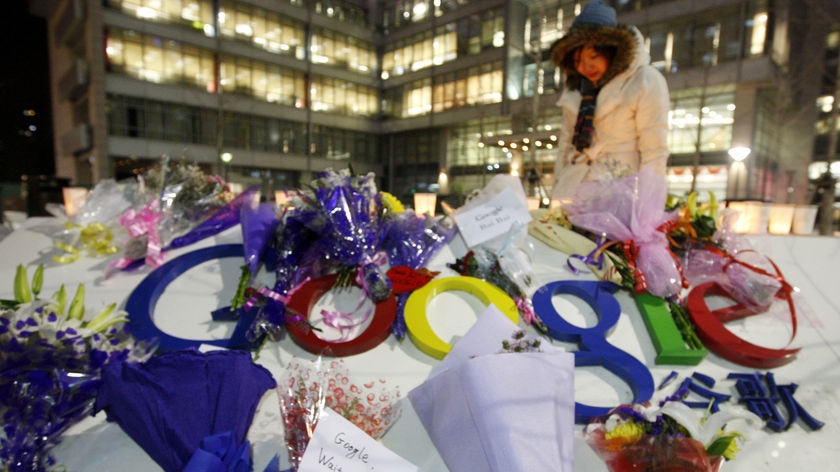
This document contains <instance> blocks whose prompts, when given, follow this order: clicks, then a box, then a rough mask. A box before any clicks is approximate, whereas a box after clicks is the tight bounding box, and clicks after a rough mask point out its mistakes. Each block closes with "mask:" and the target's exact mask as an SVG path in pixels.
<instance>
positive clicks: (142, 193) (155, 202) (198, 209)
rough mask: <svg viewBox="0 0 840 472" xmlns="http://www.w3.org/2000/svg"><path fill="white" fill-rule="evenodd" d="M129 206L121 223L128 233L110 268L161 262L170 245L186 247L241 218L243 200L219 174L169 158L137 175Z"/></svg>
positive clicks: (122, 216) (154, 265) (121, 215)
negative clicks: (136, 183) (235, 194)
mask: <svg viewBox="0 0 840 472" xmlns="http://www.w3.org/2000/svg"><path fill="white" fill-rule="evenodd" d="M138 182H139V184H138V186H137V192H136V195H135V197H134V200H133V202H132V203H133V204H132V206H131V207H130V208H127V209H126V210H125V211H124V212H122V213H121V214H120V215H119V217H118V219H117V222H118V223H119V225H120V226H122V228H123V229H124V231H125V233H126V238H125V241H123V242H122V248H121V254H120V257H119V258H117V259H115V260H114V261H112V262H111V264H110V265H109V269H112V268H118V269H126V268H131V267H134V266H135V265H139V264H140V263H145V264H147V265H149V266H151V267H153V268H154V267H157V266H159V265H160V264H161V263H162V262H163V260H164V255H165V252H166V251H167V250H168V249H171V248H176V247H183V246H186V245H189V244H191V243H193V242H195V241H197V240H199V239H203V238H205V237H207V236H209V235H212V234H215V233H217V232H219V231H222V230H223V229H226V228H229V227H231V226H233V225H235V224H237V223H239V208H240V207H241V205H242V202H241V200H240V199H234V198H233V194H232V193H231V192H230V190H229V189H228V186H227V183H225V182H224V180H222V178H221V177H219V176H214V175H206V174H205V173H204V172H203V171H202V170H201V169H200V168H199V167H198V166H197V165H194V164H188V163H186V162H183V161H180V162H177V163H170V162H169V160H168V159H164V160H163V161H162V162H161V163H160V164H159V165H156V166H154V167H152V168H151V169H149V170H147V171H146V172H145V173H143V174H142V175H140V176H139V178H138Z"/></svg>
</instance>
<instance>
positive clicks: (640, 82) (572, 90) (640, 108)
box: [554, 25, 670, 180]
mask: <svg viewBox="0 0 840 472" xmlns="http://www.w3.org/2000/svg"><path fill="white" fill-rule="evenodd" d="M604 30H608V31H609V33H608V34H612V33H614V31H613V30H620V31H622V33H623V34H622V35H619V36H618V39H615V37H613V38H612V39H613V41H619V42H621V41H624V42H627V41H628V40H630V41H632V44H628V45H626V47H623V48H622V47H619V48H618V50H617V53H616V57H615V58H614V59H613V61H612V62H611V67H610V69H608V72H607V76H609V75H610V74H611V72H610V71H612V70H613V66H616V67H624V66H625V65H626V68H624V69H623V70H619V71H613V72H612V74H614V75H612V77H610V78H609V79H608V81H607V82H606V83H605V84H604V86H603V87H602V88H601V91H600V92H599V94H598V97H597V104H596V107H595V117H594V121H593V126H594V134H593V137H592V145H591V146H590V147H589V148H586V149H584V150H583V153H579V152H578V151H577V150H576V149H575V147H574V146H573V145H572V136H573V134H574V126H575V121H576V119H577V115H578V108H579V107H580V101H581V94H580V91H579V85H578V84H579V83H580V76H579V75H578V74H577V73H576V72H574V71H573V69H572V70H571V71H570V70H569V68H568V65H567V67H564V69H565V70H566V74H567V77H568V79H567V82H566V87H565V88H564V91H563V94H562V95H561V97H560V99H559V100H558V102H557V105H558V106H559V107H561V108H562V109H563V128H562V130H561V133H560V141H559V142H560V143H561V144H560V153H561V154H560V156H559V158H558V159H557V162H556V163H555V168H554V171H555V172H554V175H555V176H557V175H559V172H560V171H561V169H562V167H563V166H566V165H569V164H571V163H573V162H578V163H583V162H588V163H590V169H589V171H588V173H587V174H586V176H585V178H584V179H585V180H593V179H607V178H618V177H623V176H626V175H629V174H633V173H635V172H638V171H639V170H640V169H641V168H642V167H643V166H653V167H654V169H655V170H656V171H657V173H659V174H661V175H664V174H665V168H666V165H667V162H668V156H669V151H668V146H667V137H668V111H669V108H670V99H669V92H668V84H667V82H666V81H665V78H664V77H663V76H662V74H661V73H660V72H659V71H658V70H656V69H655V68H654V67H653V66H651V65H650V54H648V52H647V50H646V49H645V47H644V39H643V37H642V34H641V33H640V32H639V30H638V29H637V28H636V27H634V26H624V25H619V26H617V27H612V28H604V27H601V28H595V29H593V31H595V32H594V33H590V34H589V36H587V35H585V34H584V35H581V34H577V36H578V37H574V36H575V32H574V31H575V30H574V29H573V30H572V31H570V33H569V35H567V36H569V37H571V38H570V39H572V41H567V43H565V44H562V45H559V46H564V47H563V48H558V47H557V46H556V47H555V48H554V49H555V57H557V54H558V53H559V54H561V58H560V59H557V60H555V63H561V60H562V56H563V55H565V54H569V53H571V51H573V50H574V49H575V48H576V47H577V46H580V45H583V44H586V43H587V42H588V43H589V44H603V42H602V41H599V42H594V43H593V41H596V40H598V39H602V36H603V35H604V34H605V33H604ZM593 38H594V39H593ZM561 41H562V40H561ZM567 64H568V63H567ZM561 67H562V65H561ZM576 85H577V86H576ZM581 154H583V155H581Z"/></svg>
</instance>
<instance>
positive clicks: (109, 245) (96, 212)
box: [48, 179, 138, 263]
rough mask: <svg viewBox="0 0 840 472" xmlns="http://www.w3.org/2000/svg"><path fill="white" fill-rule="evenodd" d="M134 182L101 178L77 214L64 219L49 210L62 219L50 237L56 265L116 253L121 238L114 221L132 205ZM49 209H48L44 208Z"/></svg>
mask: <svg viewBox="0 0 840 472" xmlns="http://www.w3.org/2000/svg"><path fill="white" fill-rule="evenodd" d="M137 188H138V185H137V182H136V181H120V182H117V181H115V180H113V179H105V180H102V181H100V182H99V183H98V184H96V186H94V187H93V189H92V190H91V191H90V192H89V193H88V194H87V196H86V197H85V200H84V202H83V203H82V205H81V207H80V208H79V211H78V212H76V214H75V215H71V216H68V215H67V214H66V213H65V212H64V208H63V207H62V208H61V211H53V210H50V211H51V212H52V213H53V214H54V215H55V216H56V217H59V218H62V219H66V222H65V224H64V228H63V229H62V230H61V231H59V232H57V233H56V234H54V235H53V239H54V241H55V246H56V249H58V250H59V251H60V252H59V253H58V254H56V255H54V256H53V259H54V260H55V261H57V262H62V263H67V262H73V261H75V260H76V259H78V258H79V257H80V256H81V255H83V254H84V255H87V256H93V257H107V256H111V255H113V254H115V253H117V252H118V251H119V246H118V243H119V241H120V240H122V239H123V238H124V236H125V232H124V230H123V228H122V227H121V226H120V224H119V222H118V218H119V216H120V215H121V214H122V213H123V212H124V211H126V210H127V209H129V208H131V206H132V205H134V201H135V198H136V195H137ZM48 210H49V208H48Z"/></svg>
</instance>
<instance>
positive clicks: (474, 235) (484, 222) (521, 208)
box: [455, 188, 531, 247]
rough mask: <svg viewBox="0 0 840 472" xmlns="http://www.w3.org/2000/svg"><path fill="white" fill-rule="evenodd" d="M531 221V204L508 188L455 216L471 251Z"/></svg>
mask: <svg viewBox="0 0 840 472" xmlns="http://www.w3.org/2000/svg"><path fill="white" fill-rule="evenodd" d="M530 221H531V214H530V213H529V212H528V204H527V202H523V201H522V200H521V199H520V198H519V197H518V196H517V195H516V193H515V192H514V191H513V190H512V189H510V188H505V189H503V190H501V191H500V192H499V193H498V194H496V195H495V196H494V197H493V198H490V199H488V200H487V201H486V202H484V203H482V204H480V205H478V206H475V207H473V208H469V209H466V210H463V211H459V212H457V213H455V222H456V223H457V224H458V230H459V231H460V232H461V236H462V237H463V238H464V242H465V243H466V244H467V246H468V247H475V246H477V245H479V244H481V243H483V242H485V241H489V240H491V239H493V238H495V237H496V236H500V235H503V234H505V233H507V232H508V231H510V229H511V228H512V227H513V225H515V224H519V225H527V224H528V222H530Z"/></svg>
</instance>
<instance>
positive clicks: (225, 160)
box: [219, 152, 233, 182]
mask: <svg viewBox="0 0 840 472" xmlns="http://www.w3.org/2000/svg"><path fill="white" fill-rule="evenodd" d="M219 159H221V160H222V165H223V167H224V168H225V172H224V179H225V182H227V180H228V167H230V161H232V160H233V154H231V153H229V152H223V153H222V154H221V155H220V156H219Z"/></svg>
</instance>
